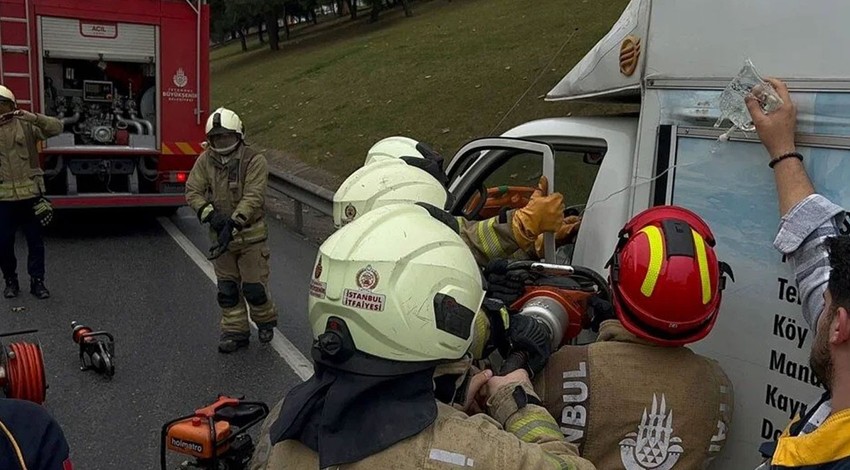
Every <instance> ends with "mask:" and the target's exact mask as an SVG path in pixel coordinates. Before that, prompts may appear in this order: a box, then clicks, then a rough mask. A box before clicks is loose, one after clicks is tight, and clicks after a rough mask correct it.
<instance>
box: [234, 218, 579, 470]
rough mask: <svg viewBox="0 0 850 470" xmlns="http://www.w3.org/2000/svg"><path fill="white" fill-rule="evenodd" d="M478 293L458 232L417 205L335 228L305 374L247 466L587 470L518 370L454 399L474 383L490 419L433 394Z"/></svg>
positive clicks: (488, 378)
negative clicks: (311, 367) (310, 366)
mask: <svg viewBox="0 0 850 470" xmlns="http://www.w3.org/2000/svg"><path fill="white" fill-rule="evenodd" d="M410 227H416V230H410ZM402 232H405V233H406V234H407V235H406V236H404V237H402V236H399V234H400V233H402ZM483 297H484V290H483V289H482V279H481V275H480V272H479V269H478V266H477V265H476V262H475V259H474V258H473V257H472V255H471V254H470V252H469V250H468V249H467V247H466V245H465V244H464V242H463V240H462V239H461V238H460V237H459V236H458V234H457V233H455V232H454V231H453V230H452V229H451V228H449V227H448V226H447V225H445V224H444V223H442V222H441V221H438V220H437V219H435V218H433V217H432V216H431V215H430V214H429V212H428V211H427V210H425V209H424V208H422V207H419V206H417V205H415V204H395V205H390V206H385V207H381V208H378V209H375V210H373V211H371V212H370V213H368V214H366V215H364V216H363V217H361V218H359V219H358V220H357V221H354V222H353V223H351V224H349V225H347V226H346V227H343V228H342V229H340V230H338V231H337V232H336V233H334V234H333V235H332V236H331V237H330V238H328V239H327V241H325V243H324V244H322V246H321V247H320V248H319V253H318V255H317V257H316V264H315V265H314V269H313V272H312V273H311V283H310V294H309V304H308V309H309V311H308V316H309V321H310V324H311V326H312V330H313V338H314V342H313V354H312V357H313V360H314V362H315V374H314V375H313V376H312V377H311V378H310V379H308V380H307V381H306V382H305V383H303V384H300V385H298V386H296V387H295V388H293V389H292V390H291V391H290V392H289V393H288V394H287V395H286V397H285V398H284V400H282V401H281V402H279V403H278V405H277V406H276V407H275V408H274V409H273V410H272V412H271V413H270V415H269V416H268V417H267V419H266V421H265V423H264V424H263V427H262V431H261V434H260V438H259V442H258V447H257V450H256V451H255V453H254V456H253V460H252V463H251V466H250V468H252V469H272V470H277V469H286V468H292V469H296V468H298V469H301V468H335V466H343V467H342V468H349V469H361V468H362V469H376V468H382V469H383V468H393V469H396V470H405V469H411V470H412V469H420V468H425V467H428V468H432V467H433V468H449V466H453V465H457V462H458V460H457V459H461V458H462V459H463V464H464V465H465V466H474V467H475V468H476V469H532V468H533V469H563V468H577V469H592V468H594V467H593V465H592V464H591V463H590V462H588V461H586V460H584V459H581V458H580V457H578V456H577V455H576V451H575V447H574V446H573V445H572V444H569V443H568V442H566V440H565V439H564V436H563V434H561V432H560V430H559V429H558V427H557V426H556V424H555V421H554V419H553V418H552V417H551V416H549V415H548V414H547V413H546V411H545V410H544V409H543V408H542V407H540V406H539V405H538V400H537V398H536V395H535V394H534V390H533V389H532V388H531V386H530V382H529V379H528V375H527V373H526V372H525V371H524V370H519V371H516V372H514V373H512V374H510V375H507V376H504V377H493V376H492V372H490V371H484V372H482V373H479V374H477V375H476V376H475V378H474V380H472V381H471V383H470V386H469V388H468V389H467V390H466V391H464V392H463V395H464V398H467V400H463V401H464V402H468V401H469V400H468V397H472V396H477V394H478V392H479V391H481V392H482V393H483V396H484V398H486V410H487V413H488V414H489V416H485V415H483V414H477V415H473V416H469V415H468V414H466V413H465V412H463V411H461V410H460V409H458V408H456V407H454V406H451V405H449V404H446V403H444V402H441V401H439V400H437V399H436V398H437V394H436V393H435V389H434V387H435V376H439V375H440V372H439V371H440V369H441V368H443V367H446V366H449V365H457V364H459V363H460V364H463V363H468V357H467V351H468V349H469V347H470V345H471V343H472V336H473V332H472V325H473V322H474V319H475V317H476V315H480V314H479V313H477V312H478V310H479V307H480V306H481V304H482V301H483Z"/></svg>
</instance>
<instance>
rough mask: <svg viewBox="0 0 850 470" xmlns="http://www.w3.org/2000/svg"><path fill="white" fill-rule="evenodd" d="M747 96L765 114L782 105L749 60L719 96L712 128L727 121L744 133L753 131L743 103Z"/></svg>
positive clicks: (753, 126)
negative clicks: (716, 118) (718, 109)
mask: <svg viewBox="0 0 850 470" xmlns="http://www.w3.org/2000/svg"><path fill="white" fill-rule="evenodd" d="M748 95H753V96H754V97H755V98H756V99H757V100H758V102H759V103H760V104H761V109H762V111H764V112H765V113H770V112H772V111H773V110H775V109H776V108H778V107H779V106H781V105H782V99H781V98H780V97H779V95H778V94H777V93H776V90H774V89H773V87H772V86H771V85H770V83H768V82H766V81H765V80H764V79H762V77H761V76H760V75H759V73H758V71H757V70H756V68H755V66H754V65H753V63H752V61H751V60H750V59H747V60H746V62H744V67H743V68H742V69H741V71H740V72H738V75H737V76H736V77H735V78H733V79H732V81H731V82H729V85H727V86H726V89H724V90H723V93H721V94H720V118H719V119H718V120H717V122H716V123H714V127H720V124H721V123H722V122H723V121H724V120H727V119H728V120H729V121H731V122H732V124H733V125H734V128H738V129H740V130H742V131H746V132H752V131H754V130H755V125H754V124H753V122H752V119H751V117H750V113H749V111H748V110H747V104H746V103H745V102H744V98H746V97H747V96H748Z"/></svg>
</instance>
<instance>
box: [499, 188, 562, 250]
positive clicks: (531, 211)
mask: <svg viewBox="0 0 850 470" xmlns="http://www.w3.org/2000/svg"><path fill="white" fill-rule="evenodd" d="M548 188H549V181H548V180H547V179H546V177H545V176H541V177H540V182H539V183H538V185H537V190H536V191H534V193H533V194H532V195H531V199H529V200H528V204H526V206H525V207H523V208H522V209H518V210H516V211H514V215H513V218H512V219H511V230H512V232H513V235H514V240H516V243H517V245H519V247H520V248H521V249H522V250H523V251H528V250H529V249H530V248H531V247H532V246H533V245H534V241H535V240H537V237H538V236H540V235H541V234H543V233H544V232H558V231H559V230H561V227H563V225H564V196H562V195H561V193H552V194H550V195H548V196H544V195H543V194H544V193H545V192H547V189H548Z"/></svg>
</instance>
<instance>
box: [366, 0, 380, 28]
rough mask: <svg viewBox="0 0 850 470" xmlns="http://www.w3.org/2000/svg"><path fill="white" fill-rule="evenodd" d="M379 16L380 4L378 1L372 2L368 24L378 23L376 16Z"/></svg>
mask: <svg viewBox="0 0 850 470" xmlns="http://www.w3.org/2000/svg"><path fill="white" fill-rule="evenodd" d="M380 14H381V2H380V1H379V0H373V1H372V13H371V14H370V15H369V22H370V23H374V22H376V21H378V15H380Z"/></svg>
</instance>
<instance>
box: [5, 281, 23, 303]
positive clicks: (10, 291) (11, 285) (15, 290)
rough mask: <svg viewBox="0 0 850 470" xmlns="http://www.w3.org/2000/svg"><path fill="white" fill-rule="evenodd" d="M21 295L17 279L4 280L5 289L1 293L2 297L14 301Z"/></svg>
mask: <svg viewBox="0 0 850 470" xmlns="http://www.w3.org/2000/svg"><path fill="white" fill-rule="evenodd" d="M20 293H21V285H20V284H19V283H18V279H17V278H12V279H6V289H5V290H4V291H3V297H6V298H7V299H14V298H15V297H17V296H18V294H20Z"/></svg>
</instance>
